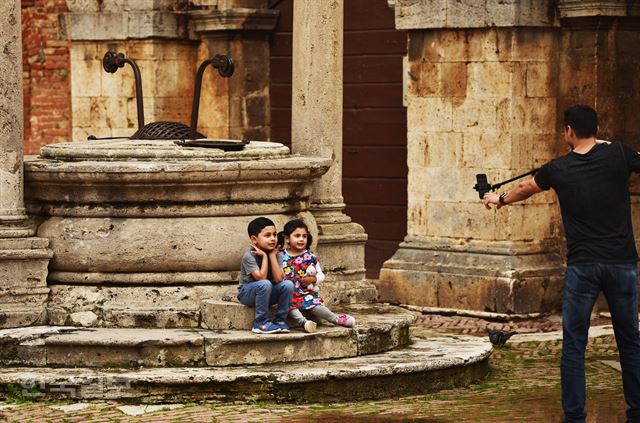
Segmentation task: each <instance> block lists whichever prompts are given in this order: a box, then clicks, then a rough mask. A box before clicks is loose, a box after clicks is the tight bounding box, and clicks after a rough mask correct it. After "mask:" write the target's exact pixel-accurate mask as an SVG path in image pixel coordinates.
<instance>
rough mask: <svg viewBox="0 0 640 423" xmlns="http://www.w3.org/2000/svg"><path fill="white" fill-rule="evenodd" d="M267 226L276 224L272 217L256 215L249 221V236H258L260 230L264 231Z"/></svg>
mask: <svg viewBox="0 0 640 423" xmlns="http://www.w3.org/2000/svg"><path fill="white" fill-rule="evenodd" d="M267 226H276V225H275V224H274V223H273V222H272V221H271V219H267V218H266V217H256V218H255V219H253V220H252V221H251V222H249V226H247V232H249V236H258V234H259V233H260V231H262V230H263V229H264V228H266V227H267Z"/></svg>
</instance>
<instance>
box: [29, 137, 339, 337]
mask: <svg viewBox="0 0 640 423" xmlns="http://www.w3.org/2000/svg"><path fill="white" fill-rule="evenodd" d="M330 164H331V161H330V160H329V159H322V158H313V157H301V156H295V155H291V154H290V153H289V149H288V148H287V147H285V146H283V145H282V144H278V143H273V142H260V141H252V142H250V143H249V144H247V145H246V146H244V148H243V149H242V150H240V151H226V152H225V151H223V150H220V149H215V148H197V147H185V146H179V145H177V144H175V143H174V142H173V141H172V140H124V139H120V140H94V141H89V142H71V143H62V144H53V145H48V146H45V147H43V148H42V150H41V154H40V156H39V157H37V158H31V159H27V160H26V162H25V188H26V189H25V200H26V204H27V209H28V212H29V213H30V214H32V215H34V216H36V219H37V220H38V223H39V226H38V235H39V236H42V237H45V238H48V239H49V240H50V241H51V249H52V250H53V252H54V257H53V259H52V260H51V262H50V265H49V275H48V284H49V287H50V289H51V295H50V301H49V304H48V312H49V313H48V314H49V320H50V323H51V324H69V323H72V321H71V320H72V319H73V316H75V315H77V314H78V313H84V314H83V315H84V316H85V317H86V315H87V314H89V316H90V319H89V320H93V321H92V322H91V324H92V325H102V326H160V327H167V326H174V327H175V326H182V327H190V326H197V324H198V308H199V306H200V303H201V301H202V300H203V299H207V298H214V299H225V298H229V297H234V296H235V293H236V285H237V274H238V270H239V258H240V256H241V255H242V252H243V251H244V249H245V248H247V246H248V245H249V239H248V235H247V232H246V227H247V224H248V222H249V221H250V220H252V219H253V218H255V217H257V216H267V217H269V218H271V219H272V220H273V221H274V222H275V223H276V225H277V227H278V228H282V226H283V225H284V223H285V222H286V221H287V220H289V219H292V218H302V219H304V220H305V221H306V222H307V223H308V224H309V226H310V228H311V230H312V231H313V232H316V222H315V219H314V217H313V215H312V214H311V213H310V212H309V211H308V207H309V197H310V195H311V192H312V186H311V184H312V182H313V181H314V179H316V178H318V177H320V176H321V175H322V174H324V173H325V172H326V171H327V170H328V168H329V166H330ZM316 233H317V232H316ZM90 313H93V314H94V315H95V317H93V316H92V315H91V314H90Z"/></svg>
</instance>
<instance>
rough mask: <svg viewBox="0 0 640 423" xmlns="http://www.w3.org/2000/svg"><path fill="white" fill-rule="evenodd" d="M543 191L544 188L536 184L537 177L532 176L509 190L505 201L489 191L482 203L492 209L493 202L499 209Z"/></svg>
mask: <svg viewBox="0 0 640 423" xmlns="http://www.w3.org/2000/svg"><path fill="white" fill-rule="evenodd" d="M539 192H542V189H541V188H540V187H539V186H538V184H536V180H535V178H531V179H529V180H528V181H522V182H520V183H519V184H518V185H517V186H516V187H515V188H514V189H512V190H511V191H509V192H507V193H506V194H505V195H504V196H503V197H502V199H503V201H504V203H502V202H500V196H499V195H498V194H496V193H493V192H488V193H486V194H485V195H484V197H483V199H482V204H484V206H485V207H486V208H487V209H489V210H490V209H491V204H493V205H495V206H496V208H497V209H499V208H501V207H502V206H504V205H507V204H511V203H515V202H518V201H523V200H526V199H527V198H529V197H531V196H532V195H534V194H537V193H539Z"/></svg>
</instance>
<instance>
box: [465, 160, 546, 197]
mask: <svg viewBox="0 0 640 423" xmlns="http://www.w3.org/2000/svg"><path fill="white" fill-rule="evenodd" d="M538 170H540V168H539V167H538V168H535V169H532V170H530V171H529V172H527V173H523V174H522V175H518V176H516V177H513V178H511V179H507V180H506V181H502V182H498V183H497V184H490V183H489V182H488V181H487V175H486V174H484V173H479V174H477V175H476V181H477V182H476V184H475V185H474V186H473V189H475V190H476V191H478V194H479V195H480V198H483V197H484V195H485V194H486V193H488V192H489V191H494V190H497V189H498V188H500V187H501V186H503V185H504V184H508V183H509V182H513V181H515V180H518V179H520V178H524V177H525V176H528V175H533V174H535V173H536V172H537V171H538Z"/></svg>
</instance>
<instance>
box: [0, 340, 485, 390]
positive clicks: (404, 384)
mask: <svg viewBox="0 0 640 423" xmlns="http://www.w3.org/2000/svg"><path fill="white" fill-rule="evenodd" d="M491 351H492V348H491V344H490V343H489V342H488V341H487V340H485V339H483V338H478V337H472V336H464V335H441V336H436V337H432V338H427V339H416V340H415V342H414V343H412V344H411V345H410V346H407V347H405V348H402V349H396V350H392V351H387V352H384V353H380V354H376V355H372V356H367V357H352V358H343V359H336V360H321V361H311V362H306V363H294V364H285V365H282V364H271V365H264V366H251V367H205V368H186V367H185V368H153V369H138V370H127V369H111V370H104V369H91V368H75V369H70V368H3V369H2V372H0V395H1V394H2V393H4V394H5V395H6V394H7V393H8V392H10V391H11V389H13V390H15V388H16V387H18V388H20V389H22V390H23V393H24V395H25V397H29V395H31V396H32V398H33V399H34V400H36V399H47V400H48V399H53V398H73V399H86V400H105V399H137V400H140V401H143V402H156V401H159V402H162V401H165V400H167V399H169V398H174V397H175V395H177V394H179V395H181V396H183V397H184V398H189V399H217V400H247V399H255V400H266V401H278V402H283V401H296V402H300V401H301V402H336V401H337V402H340V401H353V400H364V399H377V398H384V397H393V396H397V395H413V394H422V393H427V392H433V391H436V390H438V389H442V388H451V387H455V386H466V385H468V384H470V383H473V382H476V381H478V380H480V379H482V378H483V377H484V376H485V375H486V374H487V371H488V357H489V355H490V354H491ZM9 387H11V388H9Z"/></svg>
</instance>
